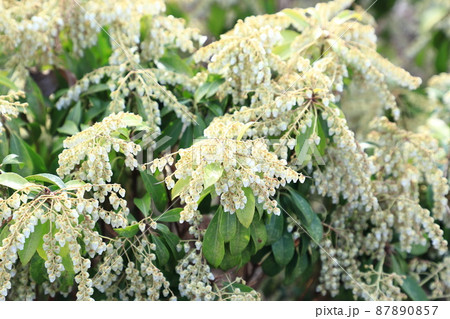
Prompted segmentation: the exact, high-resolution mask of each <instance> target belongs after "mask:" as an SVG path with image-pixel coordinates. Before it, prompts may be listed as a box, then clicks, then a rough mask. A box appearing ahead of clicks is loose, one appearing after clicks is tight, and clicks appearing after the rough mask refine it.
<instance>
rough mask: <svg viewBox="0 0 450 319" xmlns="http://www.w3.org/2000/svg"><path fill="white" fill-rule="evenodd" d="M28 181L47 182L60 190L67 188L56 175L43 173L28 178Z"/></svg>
mask: <svg viewBox="0 0 450 319" xmlns="http://www.w3.org/2000/svg"><path fill="white" fill-rule="evenodd" d="M26 179H27V180H28V181H35V182H46V183H50V184H53V185H56V186H58V187H59V188H60V189H62V188H66V184H64V182H63V181H62V180H61V178H59V177H58V176H56V175H53V174H48V173H42V174H36V175H30V176H27V177H26Z"/></svg>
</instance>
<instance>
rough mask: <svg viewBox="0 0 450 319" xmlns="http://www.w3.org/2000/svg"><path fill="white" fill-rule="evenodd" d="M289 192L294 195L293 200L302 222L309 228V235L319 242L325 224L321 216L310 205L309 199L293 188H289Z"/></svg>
mask: <svg viewBox="0 0 450 319" xmlns="http://www.w3.org/2000/svg"><path fill="white" fill-rule="evenodd" d="M288 190H289V193H290V194H291V196H292V202H293V204H294V205H295V207H296V208H298V214H297V215H298V217H299V218H300V221H301V223H302V224H303V225H302V226H304V228H305V229H306V230H307V232H308V235H309V236H311V238H312V239H313V240H314V241H315V242H316V243H319V242H320V241H321V240H322V236H323V226H322V222H321V220H320V218H319V217H318V216H317V214H316V213H314V211H313V210H312V208H311V205H309V203H308V201H307V200H306V199H305V198H303V196H301V195H300V194H298V193H297V192H295V191H294V190H292V189H291V188H289V189H288Z"/></svg>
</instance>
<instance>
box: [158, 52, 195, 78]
mask: <svg viewBox="0 0 450 319" xmlns="http://www.w3.org/2000/svg"><path fill="white" fill-rule="evenodd" d="M159 62H161V63H162V64H163V65H164V66H165V67H166V68H167V69H168V70H169V71H172V72H176V73H182V74H186V75H188V76H192V75H193V72H192V69H191V68H190V67H189V65H188V64H187V63H186V61H184V60H183V59H182V58H180V57H179V56H178V54H175V53H172V52H167V53H166V54H165V55H164V56H163V57H162V58H160V59H159Z"/></svg>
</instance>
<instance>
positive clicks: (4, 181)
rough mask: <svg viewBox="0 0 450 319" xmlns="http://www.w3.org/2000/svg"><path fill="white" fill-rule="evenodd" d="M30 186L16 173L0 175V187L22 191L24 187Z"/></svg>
mask: <svg viewBox="0 0 450 319" xmlns="http://www.w3.org/2000/svg"><path fill="white" fill-rule="evenodd" d="M27 184H30V183H29V182H28V181H27V180H26V179H25V178H23V177H22V176H20V175H19V174H16V173H3V174H0V185H3V186H6V187H9V188H12V189H16V190H17V189H22V188H24V187H25V185H27Z"/></svg>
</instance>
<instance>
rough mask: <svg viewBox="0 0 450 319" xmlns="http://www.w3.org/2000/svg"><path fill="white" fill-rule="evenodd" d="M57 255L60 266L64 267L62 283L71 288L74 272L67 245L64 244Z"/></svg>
mask: <svg viewBox="0 0 450 319" xmlns="http://www.w3.org/2000/svg"><path fill="white" fill-rule="evenodd" d="M59 255H60V256H61V258H62V264H63V266H64V269H65V271H64V277H65V278H64V279H65V280H64V281H65V284H66V285H67V286H71V285H72V283H73V278H74V277H75V271H74V270H73V261H72V257H70V249H69V243H66V244H65V245H64V246H63V247H61V249H60V251H59Z"/></svg>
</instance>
